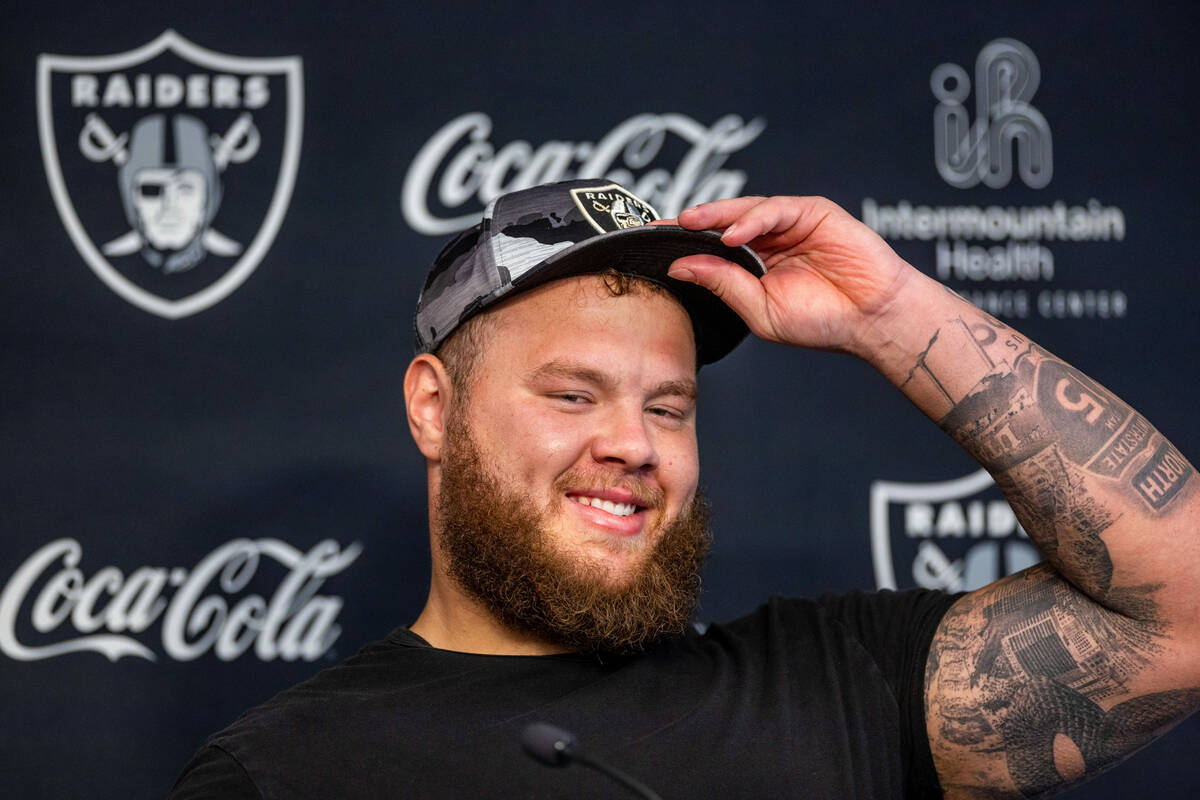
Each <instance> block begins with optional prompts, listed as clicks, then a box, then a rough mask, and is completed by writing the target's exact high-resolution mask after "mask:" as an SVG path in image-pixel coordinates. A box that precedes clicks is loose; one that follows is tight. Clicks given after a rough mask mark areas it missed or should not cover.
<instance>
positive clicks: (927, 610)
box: [817, 589, 961, 798]
mask: <svg viewBox="0 0 1200 800" xmlns="http://www.w3.org/2000/svg"><path fill="white" fill-rule="evenodd" d="M959 597H961V595H950V594H945V593H943V592H936V591H930V590H927V589H915V590H911V591H904V592H893V591H887V590H885V591H880V592H851V593H849V594H845V595H836V596H834V595H826V596H824V597H822V598H820V599H819V600H818V601H817V602H818V606H819V607H820V609H821V611H822V613H823V614H824V615H825V616H826V618H827V619H829V620H831V621H832V622H835V623H837V624H838V625H840V626H841V627H842V628H843V629H844V630H845V631H846V632H847V633H848V634H849V635H850V636H851V637H852V638H853V639H855V640H856V641H857V642H858V643H859V645H861V646H862V647H863V649H864V650H866V651H867V653H868V654H869V655H870V656H871V659H872V660H873V661H874V662H875V664H876V665H877V666H878V667H879V672H880V674H881V676H882V677H883V679H884V681H885V682H886V683H887V684H888V686H889V687H890V688H891V690H892V692H893V694H894V695H895V697H896V701H897V703H898V705H899V708H900V720H899V723H900V737H901V738H900V741H901V748H902V751H903V752H902V757H903V759H904V764H905V773H906V775H907V779H906V781H905V783H906V787H905V788H906V792H905V796H907V797H918V798H940V797H941V796H942V792H941V787H940V784H939V783H938V780H937V772H936V770H935V769H934V766H933V755H932V753H931V752H930V750H929V735H928V733H927V732H926V729H925V664H926V661H927V660H928V658H929V647H930V644H931V643H932V641H933V635H934V633H935V632H936V631H937V627H938V624H939V623H940V622H941V620H942V617H943V616H944V615H945V613H946V611H947V610H948V609H949V608H950V606H952V605H954V602H955V601H956V600H958V598H959Z"/></svg>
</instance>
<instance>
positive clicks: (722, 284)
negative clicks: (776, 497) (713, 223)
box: [667, 255, 767, 336]
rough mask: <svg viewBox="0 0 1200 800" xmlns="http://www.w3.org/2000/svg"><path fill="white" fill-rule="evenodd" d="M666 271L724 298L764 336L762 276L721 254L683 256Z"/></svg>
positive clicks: (673, 276)
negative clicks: (757, 275)
mask: <svg viewBox="0 0 1200 800" xmlns="http://www.w3.org/2000/svg"><path fill="white" fill-rule="evenodd" d="M667 275H668V276H670V277H672V278H675V279H676V280H680V281H686V282H687V283H695V284H697V285H699V286H703V287H704V288H705V289H708V290H709V291H710V292H712V293H713V294H715V295H716V296H717V297H719V298H721V300H722V301H724V303H725V305H727V306H729V307H730V308H732V309H733V310H734V313H736V314H737V315H738V316H739V317H741V318H742V319H743V320H744V321H745V323H746V325H748V326H749V327H750V330H751V331H752V332H754V334H755V335H757V336H762V335H763V333H764V331H765V323H766V321H767V314H766V306H767V302H766V292H764V291H763V288H762V284H761V283H760V282H759V279H758V278H756V277H755V276H754V275H751V274H750V273H749V272H747V271H746V270H745V269H743V268H742V267H740V266H738V265H737V264H734V263H733V262H732V261H726V260H725V259H723V258H721V257H720V256H713V255H694V256H684V257H683V258H679V259H676V260H675V261H674V262H672V264H671V266H670V268H668V269H667Z"/></svg>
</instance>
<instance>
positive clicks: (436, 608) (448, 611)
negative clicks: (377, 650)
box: [409, 575, 570, 656]
mask: <svg viewBox="0 0 1200 800" xmlns="http://www.w3.org/2000/svg"><path fill="white" fill-rule="evenodd" d="M439 578H441V579H439ZM409 630H411V631H412V632H413V633H415V634H417V635H418V636H420V637H421V638H422V639H424V640H425V641H427V642H429V644H431V645H433V646H434V647H436V648H438V649H440V650H454V651H456V652H460V653H478V654H481V655H497V656H544V655H552V654H555V653H565V652H570V651H569V650H568V649H567V648H565V647H563V646H561V645H554V644H551V643H549V642H545V641H543V640H541V639H538V638H537V637H534V636H531V635H529V634H525V633H521V632H519V631H514V630H513V629H511V628H509V627H507V626H506V625H504V624H502V623H501V622H500V621H499V620H498V619H496V617H495V616H493V615H492V614H491V613H489V612H488V611H487V609H486V608H484V607H483V606H482V604H480V603H479V602H478V601H477V600H475V599H474V598H472V597H468V596H467V595H466V594H464V593H463V592H462V591H461V590H460V589H459V588H458V587H457V586H454V585H453V584H452V583H451V582H450V581H449V580H448V579H445V578H444V577H441V576H437V575H435V576H434V579H433V582H432V584H431V585H430V587H429V598H428V599H427V600H426V601H425V608H423V609H422V610H421V614H420V616H418V617H417V620H416V622H414V623H413V624H412V625H410V626H409Z"/></svg>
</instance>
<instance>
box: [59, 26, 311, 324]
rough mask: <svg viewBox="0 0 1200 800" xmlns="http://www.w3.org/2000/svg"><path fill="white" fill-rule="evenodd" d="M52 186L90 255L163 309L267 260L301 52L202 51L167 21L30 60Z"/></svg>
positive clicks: (134, 295)
mask: <svg viewBox="0 0 1200 800" xmlns="http://www.w3.org/2000/svg"><path fill="white" fill-rule="evenodd" d="M37 101H38V133H39V135H40V137H41V143H42V158H43V160H44V162H45V166H46V175H47V178H48V180H49V182H50V191H51V193H52V194H53V196H54V202H55V204H56V205H57V206H58V212H59V215H60V216H61V217H62V220H63V224H64V225H65V226H66V228H67V232H68V233H69V234H70V236H71V240H72V241H73V242H74V243H75V247H76V248H78V250H79V252H80V254H81V255H82V256H83V259H84V261H86V262H87V264H88V266H89V267H91V268H92V271H94V272H95V273H96V275H97V276H98V277H99V278H100V279H101V280H102V281H104V283H105V284H107V285H108V287H109V288H111V289H112V290H113V291H115V292H116V293H117V294H119V295H120V296H121V297H123V298H125V299H126V300H128V301H129V302H130V303H133V304H134V305H135V306H137V307H139V308H141V309H144V310H145V311H149V312H150V313H152V314H157V315H159V316H161V317H166V318H168V319H178V318H180V317H185V316H187V315H189V314H195V313H196V312H198V311H203V310H204V309H206V308H208V307H209V306H211V305H213V304H214V303H217V302H219V301H220V300H222V299H224V298H225V297H226V296H228V295H229V293H230V292H232V291H233V290H234V289H236V288H237V287H238V286H240V285H241V284H242V283H243V282H244V281H245V280H246V278H248V277H249V276H250V273H251V272H253V271H254V269H255V267H257V266H258V264H259V262H260V261H262V258H263V256H264V255H266V252H267V250H268V249H269V248H270V246H271V243H272V242H273V241H274V239H275V234H276V233H277V232H278V230H279V225H280V223H281V222H282V221H283V216H284V213H285V211H286V210H287V206H288V202H289V201H290V200H291V195H292V186H293V185H294V183H295V178H296V166H297V163H298V162H299V158H300V138H301V128H302V115H303V86H302V76H301V62H300V58H299V57H297V56H291V57H286V58H245V57H238V56H229V55H223V54H221V53H216V52H213V51H211V50H206V49H204V48H202V47H199V46H197V45H195V44H192V43H191V42H189V41H188V40H186V39H184V38H183V37H182V36H180V35H179V34H177V33H175V32H174V31H170V30H169V31H166V32H164V33H163V34H162V35H161V36H159V37H158V38H156V39H155V40H154V41H152V42H150V43H148V44H146V45H143V46H142V47H139V48H137V49H136V50H131V51H129V52H126V53H119V54H117V55H110V56H61V55H48V54H43V55H42V56H40V57H39V58H38V83H37Z"/></svg>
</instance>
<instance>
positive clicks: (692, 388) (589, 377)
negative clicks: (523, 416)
mask: <svg viewBox="0 0 1200 800" xmlns="http://www.w3.org/2000/svg"><path fill="white" fill-rule="evenodd" d="M547 378H567V379H569V380H577V381H582V382H584V383H590V384H593V385H595V386H599V387H600V388H601V389H604V390H607V391H612V390H614V389H615V388H616V386H617V380H616V378H614V377H613V376H612V375H609V374H608V373H606V372H601V371H600V370H598V369H594V368H592V367H588V366H585V365H583V364H577V363H573V362H570V361H548V362H546V363H545V364H542V365H541V366H540V367H537V368H536V369H533V370H532V371H530V372H529V373H528V375H526V378H525V379H526V381H527V382H529V383H535V382H537V381H540V380H545V379H547ZM698 394H699V393H698V391H697V389H696V382H695V381H691V380H682V381H663V382H662V383H660V384H658V385H657V386H655V387H654V389H653V390H651V392H650V396H651V397H662V396H664V395H674V396H677V397H685V398H687V399H688V400H691V401H693V402H694V401H695V400H696V398H697V396H698Z"/></svg>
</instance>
